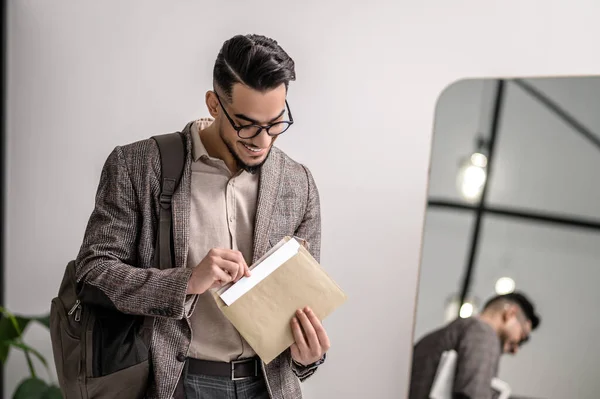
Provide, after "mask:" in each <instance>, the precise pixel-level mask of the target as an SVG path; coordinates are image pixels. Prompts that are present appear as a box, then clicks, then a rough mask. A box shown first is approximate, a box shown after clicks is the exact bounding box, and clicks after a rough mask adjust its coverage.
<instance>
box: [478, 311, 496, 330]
mask: <svg viewBox="0 0 600 399" xmlns="http://www.w3.org/2000/svg"><path fill="white" fill-rule="evenodd" d="M477 317H478V318H479V320H481V321H483V322H484V323H486V324H488V325H489V326H490V327H492V328H493V329H494V331H496V332H498V331H500V326H501V321H500V320H498V318H497V317H495V315H493V314H489V313H485V312H484V313H481V314H480V315H479V316H477Z"/></svg>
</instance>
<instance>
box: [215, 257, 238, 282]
mask: <svg viewBox="0 0 600 399" xmlns="http://www.w3.org/2000/svg"><path fill="white" fill-rule="evenodd" d="M212 262H213V264H214V265H215V266H216V267H217V268H219V269H221V270H223V271H224V272H225V273H228V274H229V275H230V276H231V280H232V281H234V280H235V279H236V278H237V277H238V275H239V274H240V265H238V264H237V263H235V262H231V261H229V260H225V259H223V258H220V257H218V256H216V257H214V259H212Z"/></svg>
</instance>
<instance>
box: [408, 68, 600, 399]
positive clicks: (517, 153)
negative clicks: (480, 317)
mask: <svg viewBox="0 0 600 399" xmlns="http://www.w3.org/2000/svg"><path fill="white" fill-rule="evenodd" d="M528 83H529V84H531V85H532V86H534V87H536V88H537V89H538V90H540V91H542V92H543V93H545V94H546V95H547V96H548V97H549V98H551V99H552V100H554V101H555V102H556V103H557V104H559V105H560V106H561V107H563V108H564V109H565V110H566V111H567V112H569V113H570V114H571V115H572V116H573V117H575V118H576V119H577V120H578V121H579V122H580V123H582V124H583V125H585V126H586V127H587V128H588V129H591V130H592V131H593V132H595V134H596V135H597V136H598V137H600V114H598V111H597V104H598V100H599V99H600V78H598V77H593V78H592V77H590V78H562V79H532V80H529V81H528ZM493 91H494V83H493V82H490V81H484V80H465V81H460V82H457V83H455V84H453V85H452V86H451V87H449V88H448V89H447V90H445V91H444V93H443V94H442V96H441V97H440V100H439V102H438V105H437V108H436V119H435V130H434V137H433V152H432V167H431V179H430V186H429V189H430V196H431V197H434V198H436V199H450V200H454V201H461V198H460V196H459V194H458V191H457V189H456V184H455V183H456V174H457V173H456V172H457V170H458V167H457V165H458V160H459V159H460V158H461V157H463V156H465V155H468V154H469V153H470V152H472V151H473V150H474V147H473V146H474V137H475V132H477V128H478V125H479V123H480V122H479V118H480V115H482V114H483V124H484V125H485V122H486V118H487V116H486V112H487V110H489V109H490V108H491V102H492V101H493ZM502 112H503V113H502V116H501V119H500V125H499V129H498V138H497V143H496V150H495V155H494V160H493V165H492V168H493V169H492V177H491V180H490V186H489V196H488V199H489V201H488V203H489V204H490V205H494V206H498V207H508V208H513V209H514V208H516V209H519V210H532V211H535V212H544V213H551V214H555V215H558V216H571V217H575V218H584V219H592V220H596V221H600V189H599V186H598V179H597V177H596V175H597V171H598V170H600V150H599V149H598V148H597V147H595V146H593V145H592V144H590V143H589V142H588V141H587V140H585V139H584V138H583V137H582V136H581V135H579V134H578V133H577V132H575V131H573V130H572V128H570V127H569V126H568V125H566V124H565V123H564V122H563V121H561V120H559V119H558V118H557V117H556V115H555V114H553V113H552V112H550V111H548V110H547V109H546V108H545V107H543V106H542V105H541V104H540V103H539V102H537V101H536V100H535V99H533V98H532V97H531V96H529V95H528V94H527V93H525V92H524V91H523V90H522V89H521V88H519V87H518V86H517V85H515V84H513V83H507V84H506V91H505V101H504V107H503V111H502ZM461 202H462V201H461ZM473 220H474V213H467V212H457V211H454V210H448V209H441V208H435V207H434V208H429V209H428V211H427V217H426V224H425V239H424V246H423V265H422V272H421V281H420V284H419V298H418V306H417V319H416V330H415V332H416V338H417V339H418V338H420V337H421V336H422V335H423V334H424V333H426V332H428V331H431V330H432V329H435V328H437V327H439V326H441V325H442V324H443V318H444V304H445V302H446V300H447V299H448V297H449V296H451V295H453V294H454V295H458V294H459V293H460V287H461V285H460V284H461V280H462V278H463V275H464V274H463V273H464V268H465V265H466V262H467V259H468V252H469V247H470V239H471V229H472V224H473ZM480 237H481V238H480V246H479V248H480V250H479V256H478V258H477V260H476V264H475V267H476V269H475V274H474V277H473V278H474V280H473V286H472V289H471V293H472V295H474V296H475V297H476V298H478V299H479V306H482V305H483V302H484V301H485V300H487V299H488V298H489V297H491V296H493V295H495V292H494V284H495V282H496V280H497V279H498V278H500V277H503V276H508V277H511V278H513V279H514V280H515V281H516V284H517V288H518V289H521V290H523V291H525V292H526V293H527V294H528V295H530V296H531V299H532V300H533V301H534V302H535V303H536V304H537V306H538V308H539V312H540V313H541V316H542V323H541V324H540V328H539V330H538V331H535V332H534V333H533V334H532V340H531V342H529V343H528V344H527V345H525V346H524V347H523V349H522V352H521V353H519V354H518V355H517V356H515V357H511V356H504V357H503V358H502V362H501V366H500V375H499V377H500V378H501V379H503V380H505V381H507V382H508V383H509V384H510V385H511V387H512V389H513V392H514V393H517V394H521V395H526V396H531V397H536V398H548V399H559V398H578V399H588V398H589V399H593V398H597V397H598V392H599V391H600V382H599V381H598V378H597V370H598V369H599V368H600V361H599V360H598V357H597V354H598V353H599V352H600V342H599V341H598V339H597V338H598V335H599V334H600V316H598V312H597V310H596V307H597V304H598V302H600V290H598V281H600V268H598V259H599V258H600V246H599V245H598V243H599V240H600V232H598V231H591V230H585V229H576V228H575V229H574V228H564V227H558V226H556V225H548V224H541V223H536V222H527V221H523V220H521V219H507V218H503V217H498V216H490V217H488V216H486V217H485V218H484V222H483V224H482V232H481V236H480Z"/></svg>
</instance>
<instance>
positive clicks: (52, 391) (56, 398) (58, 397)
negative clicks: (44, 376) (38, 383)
mask: <svg viewBox="0 0 600 399" xmlns="http://www.w3.org/2000/svg"><path fill="white" fill-rule="evenodd" d="M43 398H44V399H62V392H60V388H59V387H57V386H56V385H50V386H49V387H48V390H46V392H44V396H43Z"/></svg>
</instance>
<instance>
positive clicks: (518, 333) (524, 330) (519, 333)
mask: <svg viewBox="0 0 600 399" xmlns="http://www.w3.org/2000/svg"><path fill="white" fill-rule="evenodd" d="M503 320H504V325H503V326H502V329H501V331H500V340H501V342H502V352H503V353H510V354H512V355H515V354H517V352H518V351H519V348H520V345H522V344H523V343H524V342H525V341H527V340H528V339H529V334H531V322H530V321H529V320H527V318H526V317H525V315H524V314H523V311H522V310H521V309H520V308H519V307H518V306H516V305H513V306H510V307H509V308H508V309H506V310H505V311H504V314H503Z"/></svg>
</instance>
